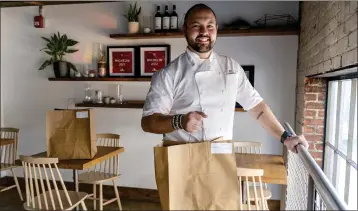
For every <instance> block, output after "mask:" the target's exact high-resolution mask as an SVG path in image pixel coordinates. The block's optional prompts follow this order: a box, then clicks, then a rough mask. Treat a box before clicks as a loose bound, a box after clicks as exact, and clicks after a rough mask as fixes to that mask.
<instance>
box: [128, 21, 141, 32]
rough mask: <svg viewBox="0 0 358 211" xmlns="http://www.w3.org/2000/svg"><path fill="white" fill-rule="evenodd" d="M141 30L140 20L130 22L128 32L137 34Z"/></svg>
mask: <svg viewBox="0 0 358 211" xmlns="http://www.w3.org/2000/svg"><path fill="white" fill-rule="evenodd" d="M138 32H139V22H128V33H129V34H135V33H138Z"/></svg>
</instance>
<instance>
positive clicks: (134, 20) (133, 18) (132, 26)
mask: <svg viewBox="0 0 358 211" xmlns="http://www.w3.org/2000/svg"><path fill="white" fill-rule="evenodd" d="M141 9H142V7H139V8H138V9H137V2H136V3H135V4H134V6H132V4H130V5H129V9H128V11H127V14H125V15H124V17H126V18H127V20H128V33H130V34H133V33H138V31H139V22H138V15H139V14H140V11H141Z"/></svg>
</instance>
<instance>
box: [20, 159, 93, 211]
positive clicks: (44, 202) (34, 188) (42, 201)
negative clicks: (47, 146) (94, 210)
mask: <svg viewBox="0 0 358 211" xmlns="http://www.w3.org/2000/svg"><path fill="white" fill-rule="evenodd" d="M20 160H21V161H22V166H23V167H24V172H25V186H26V203H24V208H25V209H26V210H72V209H74V208H75V207H77V206H78V205H79V204H81V207H82V209H83V210H87V208H86V205H85V203H84V200H85V199H86V197H87V196H88V194H87V193H84V192H75V191H67V189H66V186H65V184H64V182H63V180H62V176H61V174H60V171H59V170H58V168H57V163H58V158H35V157H30V156H20ZM48 171H49V172H48ZM56 174H57V178H56ZM49 178H50V179H49ZM51 180H52V186H53V187H54V188H52V187H51V183H50V181H51ZM57 182H60V184H61V186H62V189H63V190H59V188H58V186H57ZM39 183H40V184H39ZM46 187H47V190H46Z"/></svg>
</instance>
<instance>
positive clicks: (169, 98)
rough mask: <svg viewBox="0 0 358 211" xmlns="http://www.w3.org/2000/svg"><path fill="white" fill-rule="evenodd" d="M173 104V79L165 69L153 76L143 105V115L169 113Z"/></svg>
mask: <svg viewBox="0 0 358 211" xmlns="http://www.w3.org/2000/svg"><path fill="white" fill-rule="evenodd" d="M172 105H173V81H172V79H171V77H170V75H169V73H168V71H166V70H165V69H162V70H160V71H157V72H155V73H154V74H153V76H152V81H151V84H150V88H149V91H148V93H147V97H146V100H145V103H144V107H143V114H142V116H143V117H144V116H149V115H152V114H154V113H161V114H165V115H167V114H169V112H170V110H171V108H172Z"/></svg>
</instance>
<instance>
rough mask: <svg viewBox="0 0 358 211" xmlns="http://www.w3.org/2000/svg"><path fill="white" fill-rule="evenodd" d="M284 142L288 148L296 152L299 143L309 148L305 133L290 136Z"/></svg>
mask: <svg viewBox="0 0 358 211" xmlns="http://www.w3.org/2000/svg"><path fill="white" fill-rule="evenodd" d="M283 143H284V145H285V146H286V147H287V149H288V150H290V151H291V152H294V153H298V152H297V148H296V147H297V145H298V144H302V145H303V146H304V147H306V149H308V146H309V144H308V142H307V140H306V139H305V137H304V136H303V135H300V136H292V137H288V138H287V139H286V140H285V141H284V142H283Z"/></svg>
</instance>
